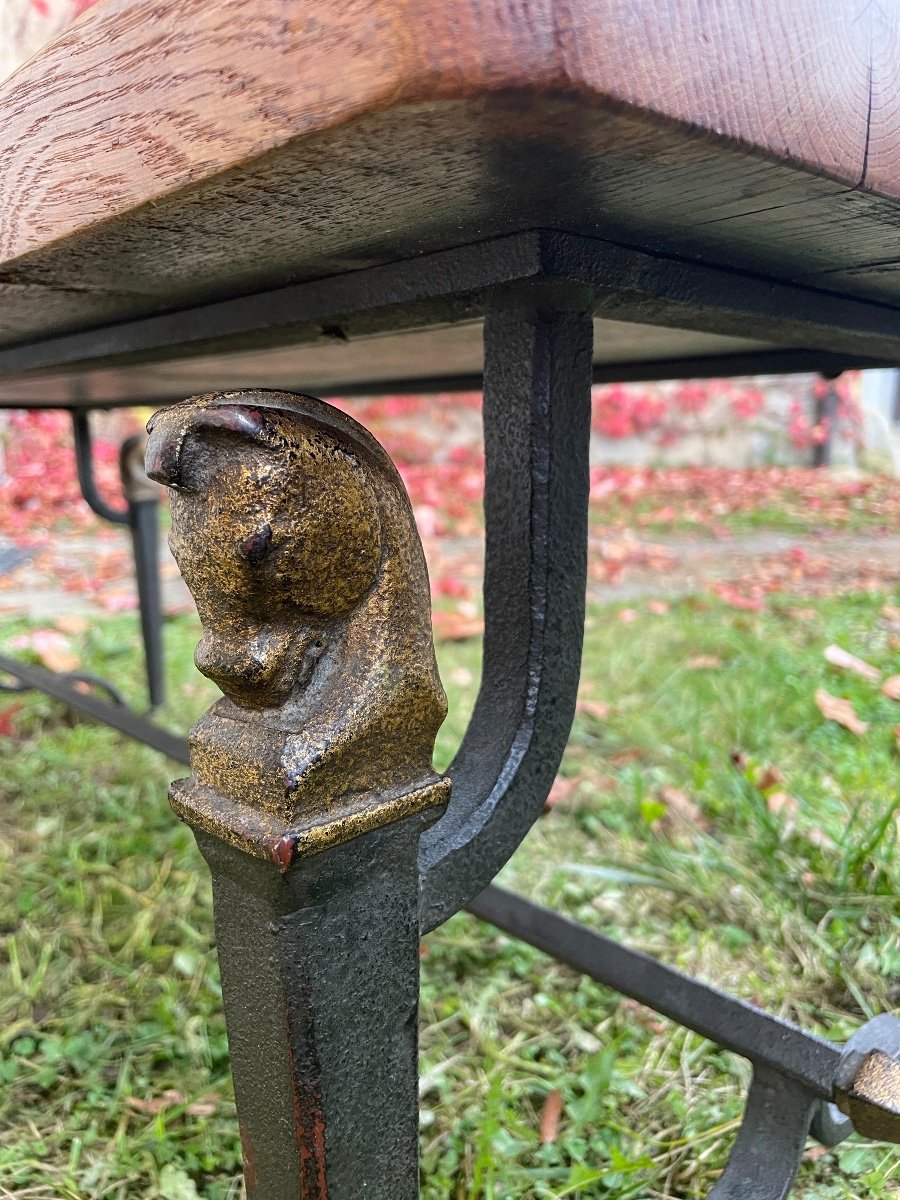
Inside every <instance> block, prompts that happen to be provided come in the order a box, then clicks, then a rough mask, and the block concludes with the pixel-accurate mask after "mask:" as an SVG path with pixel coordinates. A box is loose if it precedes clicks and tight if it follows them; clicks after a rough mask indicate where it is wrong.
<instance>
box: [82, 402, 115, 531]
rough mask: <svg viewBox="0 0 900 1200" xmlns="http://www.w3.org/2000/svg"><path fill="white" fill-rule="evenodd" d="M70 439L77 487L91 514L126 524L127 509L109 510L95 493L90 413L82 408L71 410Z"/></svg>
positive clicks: (113, 522)
mask: <svg viewBox="0 0 900 1200" xmlns="http://www.w3.org/2000/svg"><path fill="white" fill-rule="evenodd" d="M72 439H73V441H74V444H75V469H76V471H77V472H78V486H79V487H80V488H81V494H82V496H83V497H84V500H85V503H86V504H87V506H88V508H90V509H91V511H92V512H95V513H96V514H97V516H98V517H101V518H102V519H103V520H104V521H111V522H112V524H114V525H127V524H128V509H127V508H111V507H110V505H108V504H107V503H106V501H105V500H104V499H103V497H102V496H101V495H100V493H99V492H98V491H97V481H96V480H95V478H94V442H93V438H92V437H91V417H90V412H89V411H88V410H87V409H83V408H73V409H72Z"/></svg>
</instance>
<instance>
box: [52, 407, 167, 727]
mask: <svg viewBox="0 0 900 1200" xmlns="http://www.w3.org/2000/svg"><path fill="white" fill-rule="evenodd" d="M72 434H73V440H74V444H75V465H76V469H77V472H78V484H79V487H80V488H81V494H82V496H83V497H84V499H85V502H86V503H87V505H88V507H89V508H90V509H92V511H93V512H95V513H96V514H97V516H98V517H101V518H102V519H103V520H104V521H111V522H113V524H116V525H127V526H128V527H129V529H130V532H131V546H132V555H133V559H134V571H135V580H136V582H137V589H138V610H139V613H140V620H141V641H142V644H143V647H144V666H145V670H146V676H147V694H148V697H149V700H150V707H151V709H153V708H157V707H158V706H159V705H160V704H162V702H163V700H164V699H165V693H166V687H165V668H164V663H163V636H162V630H163V612H162V595H161V591H160V579H159V500H158V499H157V498H156V496H155V495H154V494H152V493H151V494H150V495H148V494H147V492H146V489H143V490H141V491H139V492H136V493H135V492H134V489H133V480H132V479H131V478H130V475H129V470H130V469H131V466H130V464H131V463H132V462H133V456H132V453H131V452H132V451H133V450H134V449H135V447H136V445H137V443H139V442H142V441H143V439H142V438H140V437H138V438H134V437H132V438H127V439H126V441H125V443H124V444H123V446H122V453H121V455H120V464H121V476H122V490H123V492H124V495H125V508H123V509H117V508H112V507H110V505H108V504H107V503H106V501H105V500H104V499H103V497H102V496H101V495H100V493H99V492H98V491H97V484H96V480H95V478H94V455H93V441H92V438H91V426H90V410H89V409H86V408H73V409H72ZM154 491H155V489H154Z"/></svg>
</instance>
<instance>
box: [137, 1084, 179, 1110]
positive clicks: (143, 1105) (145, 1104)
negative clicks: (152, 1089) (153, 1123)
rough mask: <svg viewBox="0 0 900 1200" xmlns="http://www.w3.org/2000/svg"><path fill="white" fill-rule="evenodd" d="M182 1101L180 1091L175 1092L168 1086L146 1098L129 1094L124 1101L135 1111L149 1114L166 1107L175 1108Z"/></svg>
mask: <svg viewBox="0 0 900 1200" xmlns="http://www.w3.org/2000/svg"><path fill="white" fill-rule="evenodd" d="M184 1102H185V1097H184V1096H183V1095H182V1093H181V1092H176V1091H175V1090H174V1089H173V1088H169V1089H168V1091H165V1092H162V1093H161V1094H160V1095H159V1096H151V1097H150V1098H149V1099H148V1100H144V1099H142V1098H141V1097H140V1096H129V1097H128V1098H127V1099H126V1101H125V1103H126V1104H127V1105H128V1107H129V1108H133V1109H134V1110H135V1112H141V1113H148V1114H149V1115H150V1116H156V1115H157V1113H161V1112H165V1111H166V1109H167V1108H177V1107H178V1106H179V1105H180V1104H184Z"/></svg>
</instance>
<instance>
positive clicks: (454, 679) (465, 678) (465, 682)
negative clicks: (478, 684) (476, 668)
mask: <svg viewBox="0 0 900 1200" xmlns="http://www.w3.org/2000/svg"><path fill="white" fill-rule="evenodd" d="M474 678H475V676H474V675H473V674H472V672H471V671H470V670H469V668H468V667H454V669H453V670H452V671H451V672H450V681H451V683H455V684H456V685H457V687H468V686H469V684H470V683H471V682H472V681H473V680H474Z"/></svg>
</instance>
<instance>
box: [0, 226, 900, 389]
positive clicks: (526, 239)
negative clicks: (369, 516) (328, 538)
mask: <svg viewBox="0 0 900 1200" xmlns="http://www.w3.org/2000/svg"><path fill="white" fill-rule="evenodd" d="M537 279H544V280H557V281H560V282H563V281H565V282H568V283H571V284H575V285H579V286H581V287H583V288H584V289H585V293H586V294H588V293H590V292H593V294H594V295H595V297H596V302H595V306H594V307H595V312H596V313H597V314H598V315H604V316H609V317H614V318H615V319H617V320H629V321H636V322H639V323H647V324H660V325H668V326H676V327H679V328H684V329H703V330H705V331H706V332H710V333H724V334H730V335H735V334H736V335H738V336H742V337H752V338H762V339H763V340H767V341H772V342H775V343H776V344H778V345H783V346H788V347H792V348H796V347H797V346H800V347H803V348H805V349H806V350H808V351H809V352H810V353H811V355H812V359H811V361H813V362H815V361H816V359H815V355H814V353H813V352H815V351H817V350H818V351H820V352H822V353H823V355H825V356H826V358H828V359H829V360H831V361H832V362H833V358H834V356H835V355H847V356H854V357H858V356H863V357H867V358H870V359H878V360H884V361H887V362H897V361H898V360H900V323H898V319H897V318H898V310H897V309H895V308H892V307H891V306H889V305H884V304H875V303H871V302H867V301H859V300H852V299H848V298H847V297H844V296H839V295H837V294H835V293H830V292H822V291H815V290H813V289H810V288H803V287H797V286H794V285H790V284H782V283H777V282H774V281H773V280H770V279H766V278H760V277H757V276H753V275H744V274H740V273H738V272H734V271H727V270H722V269H719V268H715V267H707V266H703V265H701V264H699V263H696V262H687V261H683V260H681V259H677V258H671V257H665V256H663V255H656V254H648V253H646V252H644V251H639V250H634V249H632V248H631V247H627V246H621V245H617V244H614V243H612V242H604V241H600V240H598V239H594V238H587V237H581V236H577V235H574V234H568V233H559V232H554V231H549V230H533V231H530V232H527V233H519V234H514V235H511V236H508V237H501V238H495V239H492V240H490V241H485V242H481V243H478V244H476V245H469V246H461V247H457V248H455V249H451V250H443V251H440V252H438V253H435V254H428V255H422V256H421V257H420V258H417V259H411V260H408V261H405V262H400V263H394V264H390V265H387V266H380V267H371V268H369V269H367V270H363V271H354V272H348V273H347V274H344V275H339V276H333V277H331V278H328V279H323V280H317V281H314V282H311V283H303V284H296V285H294V286H291V287H285V288H279V289H277V290H274V291H269V292H261V293H257V294H256V295H252V296H241V297H238V298H235V299H231V300H221V301H217V302H215V303H211V304H204V305H199V306H196V307H193V308H189V309H183V310H181V311H178V312H172V313H166V314H164V315H161V316H155V317H147V318H143V319H141V320H135V321H127V322H123V323H121V324H118V325H109V326H105V327H101V328H99V329H93V330H87V331H85V332H82V333H73V334H66V335H64V336H60V337H54V338H48V339H45V340H43V341H38V342H32V343H29V344H27V345H21V346H14V347H9V348H7V349H3V350H0V376H4V377H7V378H16V377H18V376H22V375H24V374H25V373H27V372H34V371H37V370H46V369H51V368H52V369H54V370H56V369H59V368H62V369H69V370H72V371H75V370H80V369H82V368H83V367H85V366H87V365H89V364H96V363H103V364H107V363H109V364H112V363H125V362H145V361H146V362H149V361H154V360H156V361H158V360H160V359H163V358H165V359H171V358H173V357H180V356H183V355H196V354H201V353H202V354H205V353H209V352H211V351H215V350H219V349H225V350H237V349H242V348H251V347H254V346H274V345H288V344H291V343H295V342H298V341H306V342H310V341H317V340H322V339H323V337H327V336H328V335H327V331H329V330H335V329H338V330H340V332H341V335H342V336H351V337H358V336H364V335H367V334H375V333H385V332H389V331H396V330H400V329H409V328H414V327H420V326H422V325H426V324H429V323H431V322H436V321H451V320H460V319H463V318H466V317H478V316H480V315H481V314H482V312H483V311H484V309H485V306H486V304H487V303H488V298H489V295H490V293H491V291H492V290H493V289H496V288H497V287H499V286H503V285H505V284H509V283H513V282H517V281H527V280H537ZM815 369H818V368H817V367H816V368H815ZM647 377H648V376H646V375H645V376H644V378H647ZM161 399H162V398H161ZM85 402H86V403H88V404H89V401H84V400H79V398H78V397H75V396H73V397H72V403H73V404H78V403H85Z"/></svg>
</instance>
